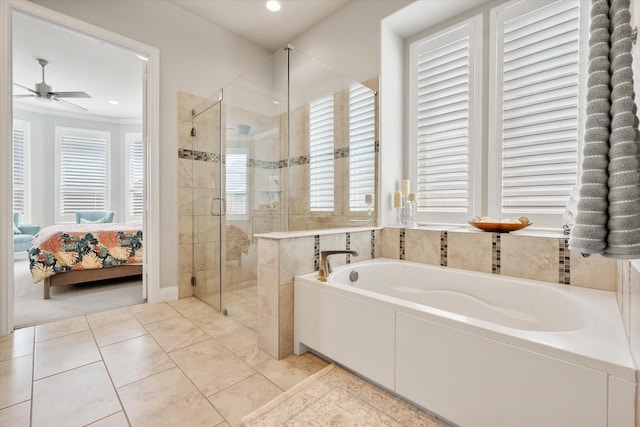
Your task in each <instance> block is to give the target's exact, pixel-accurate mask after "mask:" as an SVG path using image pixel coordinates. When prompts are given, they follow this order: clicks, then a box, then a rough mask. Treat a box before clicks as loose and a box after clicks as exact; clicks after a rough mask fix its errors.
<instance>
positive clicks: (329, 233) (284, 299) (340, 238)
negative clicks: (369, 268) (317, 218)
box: [257, 227, 380, 359]
mask: <svg viewBox="0 0 640 427" xmlns="http://www.w3.org/2000/svg"><path fill="white" fill-rule="evenodd" d="M379 239H380V229H379V228H364V227H363V228H349V229H333V230H315V231H310V232H306V231H304V232H303V231H298V232H289V233H270V234H263V235H259V238H258V321H257V324H258V331H257V332H258V346H259V348H260V349H262V350H263V351H265V352H266V353H268V354H269V355H271V356H272V357H274V358H276V359H281V358H283V357H286V356H287V355H289V354H291V353H292V352H293V278H294V276H296V275H299V274H304V273H309V272H311V271H316V270H317V268H318V267H319V260H320V252H321V251H324V250H332V249H346V248H347V242H349V247H350V249H351V250H354V251H356V252H358V256H357V257H354V256H351V257H350V258H351V259H350V261H351V262H356V261H362V260H367V259H371V258H376V257H379V256H380V250H379V245H378V244H377V243H376V242H377V241H379ZM331 261H332V265H335V266H338V265H343V264H345V263H346V262H347V257H346V256H337V255H336V256H333V257H332V259H331Z"/></svg>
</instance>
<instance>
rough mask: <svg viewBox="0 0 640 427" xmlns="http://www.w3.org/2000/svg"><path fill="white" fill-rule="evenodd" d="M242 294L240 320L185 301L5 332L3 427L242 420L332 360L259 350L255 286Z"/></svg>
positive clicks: (0, 386) (0, 359) (237, 302)
mask: <svg viewBox="0 0 640 427" xmlns="http://www.w3.org/2000/svg"><path fill="white" fill-rule="evenodd" d="M240 291H242V292H237V293H234V294H233V298H232V299H231V300H230V302H229V304H230V306H229V307H233V309H234V312H235V310H237V311H238V315H237V316H236V317H226V316H223V315H221V314H220V313H219V312H218V311H217V310H215V309H213V308H212V307H210V306H208V305H207V304H205V303H203V302H201V301H200V300H198V299H197V298H185V299H181V300H178V301H172V302H169V303H162V304H141V305H135V306H131V307H126V308H121V309H117V310H111V311H107V312H103V313H96V314H90V315H86V316H80V317H75V318H72V319H67V320H62V321H58V322H53V323H47V324H43V325H38V326H35V327H33V326H32V327H28V328H23V329H18V330H16V331H15V332H14V333H13V334H12V335H9V336H6V337H2V338H0V425H3V426H4V425H7V426H16V427H19V426H30V425H32V426H40V425H68V426H70V425H80V426H86V425H95V426H98V425H110V426H127V425H134V426H163V425H211V426H218V425H219V426H229V425H231V426H235V425H239V422H240V419H241V418H242V417H243V416H244V415H246V414H248V413H250V412H252V411H253V410H255V409H257V408H258V407H260V406H262V405H263V404H265V403H266V402H268V401H270V400H271V399H273V398H274V397H276V396H278V395H280V394H281V393H283V392H284V391H286V390H288V389H290V388H291V387H293V386H294V385H295V384H297V383H299V382H300V381H302V380H304V379H305V378H307V377H309V376H311V375H312V374H314V373H315V372H317V371H319V370H321V369H322V368H324V367H325V366H326V365H327V363H326V362H325V361H324V360H322V359H320V358H318V357H316V356H314V355H312V354H310V353H307V354H305V355H303V356H295V355H292V356H289V357H286V358H284V359H282V360H279V361H277V360H274V359H272V358H271V357H270V356H268V355H267V354H266V353H264V352H262V351H261V350H259V349H258V348H257V336H256V334H255V332H253V331H251V330H249V329H247V327H245V326H243V324H241V323H240V320H241V319H243V317H244V319H245V320H247V323H250V321H249V319H250V318H251V315H250V313H251V312H252V311H254V310H253V308H254V307H252V306H251V303H250V302H249V301H248V299H250V298H249V295H250V294H251V292H253V295H252V296H251V298H253V300H254V301H255V288H254V289H253V291H251V290H249V288H246V290H245V289H242V290H240ZM236 297H237V298H236ZM242 310H244V311H245V316H241V315H240V313H241V311H242ZM253 324H254V325H255V319H254V320H253Z"/></svg>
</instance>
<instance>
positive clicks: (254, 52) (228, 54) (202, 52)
mask: <svg viewBox="0 0 640 427" xmlns="http://www.w3.org/2000/svg"><path fill="white" fill-rule="evenodd" d="M33 2H34V3H37V4H39V5H41V6H44V7H48V8H50V9H54V10H56V11H58V12H60V13H64V14H66V15H69V16H72V17H74V18H77V19H80V20H83V21H85V22H88V23H91V24H93V25H97V26H99V27H101V28H104V29H107V30H109V31H113V32H115V33H118V34H121V35H123V36H126V37H129V38H132V39H135V40H137V41H140V42H142V43H145V44H148V45H150V46H154V47H156V48H158V49H160V153H159V154H160V169H161V174H160V183H159V185H160V192H161V196H160V229H161V230H162V233H161V236H160V248H159V250H160V287H161V288H166V287H173V286H177V280H178V222H177V217H178V208H177V206H178V201H177V192H178V188H177V161H176V157H177V152H178V144H177V140H176V138H177V121H176V119H175V118H176V114H177V92H178V91H184V92H188V93H192V94H196V95H199V96H203V97H208V96H210V95H212V94H213V93H214V92H215V91H216V90H217V89H219V88H221V87H222V86H224V85H225V84H227V83H228V82H230V81H232V80H233V79H235V78H236V77H237V76H239V75H240V74H242V73H243V72H245V71H246V70H249V69H251V67H253V66H254V65H255V64H256V63H258V62H260V61H262V60H263V59H264V58H266V57H267V56H268V55H269V54H270V52H268V51H266V50H264V49H262V48H260V47H258V46H256V45H254V44H253V43H250V42H248V41H246V40H244V39H242V38H240V37H238V36H235V35H233V34H231V33H229V32H228V31H226V30H224V29H222V28H220V27H217V26H215V25H212V24H209V23H207V22H205V21H204V20H202V19H201V18H200V17H198V16H195V15H192V14H190V13H187V12H185V11H184V10H182V9H180V8H178V7H176V6H174V5H173V4H171V3H168V2H165V1H153V2H150V1H147V0H110V1H108V2H106V1H104V0H83V1H76V0H35V1H33Z"/></svg>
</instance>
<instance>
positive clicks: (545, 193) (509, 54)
mask: <svg viewBox="0 0 640 427" xmlns="http://www.w3.org/2000/svg"><path fill="white" fill-rule="evenodd" d="M579 33H580V31H579V2H578V1H570V0H563V1H557V2H555V3H552V4H549V5H547V6H544V7H540V8H538V9H536V10H533V11H531V12H529V13H526V14H520V16H516V17H514V18H512V19H509V20H506V21H505V22H504V24H503V36H504V43H503V49H504V50H503V59H502V61H501V63H502V68H503V70H502V72H498V73H497V76H502V82H501V83H502V92H503V100H502V106H501V107H502V108H501V109H502V129H501V138H500V139H501V142H502V168H501V172H502V182H501V189H500V190H501V191H500V192H501V198H500V199H501V200H500V201H499V202H501V203H500V204H499V205H498V207H497V210H498V211H500V212H501V215H507V214H510V213H537V214H557V215H561V214H562V213H563V212H564V209H565V206H566V203H567V200H568V198H569V195H570V193H571V189H572V187H573V186H574V185H576V181H577V170H578V81H579V77H578V74H579V62H578V50H579ZM498 90H500V87H498ZM559 223H560V222H559V221H558V222H557V224H555V225H556V226H557V225H559Z"/></svg>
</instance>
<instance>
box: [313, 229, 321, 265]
mask: <svg viewBox="0 0 640 427" xmlns="http://www.w3.org/2000/svg"><path fill="white" fill-rule="evenodd" d="M313 269H314V271H318V270H320V235H319V234H316V235H315V236H313Z"/></svg>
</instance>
